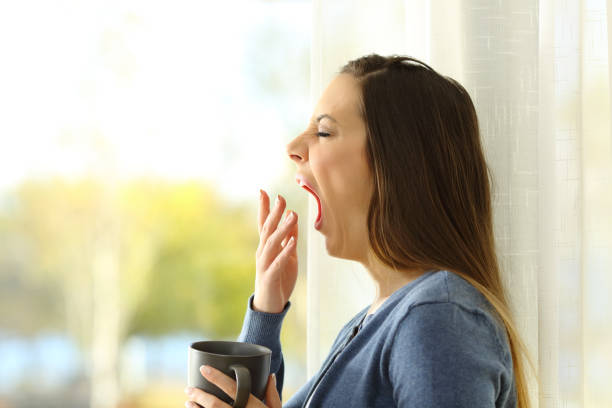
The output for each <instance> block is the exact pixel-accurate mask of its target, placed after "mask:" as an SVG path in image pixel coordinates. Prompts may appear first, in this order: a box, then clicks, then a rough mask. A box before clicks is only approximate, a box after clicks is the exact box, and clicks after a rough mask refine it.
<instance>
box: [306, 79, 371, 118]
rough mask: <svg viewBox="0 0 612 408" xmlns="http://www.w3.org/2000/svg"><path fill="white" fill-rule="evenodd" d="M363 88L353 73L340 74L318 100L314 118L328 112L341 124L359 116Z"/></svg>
mask: <svg viewBox="0 0 612 408" xmlns="http://www.w3.org/2000/svg"><path fill="white" fill-rule="evenodd" d="M360 99H361V89H360V88H359V83H358V81H357V80H356V79H355V77H353V76H352V75H351V74H338V75H336V76H335V77H334V79H332V81H331V82H330V83H329V85H327V88H325V90H324V91H323V94H322V95H321V97H320V98H319V101H318V102H317V106H316V107H315V111H314V114H313V116H312V120H313V121H316V118H317V116H319V115H321V114H323V113H327V114H329V115H331V116H333V117H334V118H335V119H336V120H337V121H338V122H339V124H340V125H342V124H343V123H348V122H351V121H354V120H358V119H359V118H360V117H359V104H360Z"/></svg>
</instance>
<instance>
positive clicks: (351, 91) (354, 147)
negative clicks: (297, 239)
mask: <svg viewBox="0 0 612 408" xmlns="http://www.w3.org/2000/svg"><path fill="white" fill-rule="evenodd" d="M360 98H361V89H360V87H359V84H358V82H357V80H356V79H355V77H353V76H352V75H350V74H338V75H337V76H336V77H334V79H333V80H332V81H331V82H330V83H329V85H328V86H327V88H326V89H325V91H324V92H323V94H322V95H321V97H320V99H319V101H318V102H317V105H316V106H315V109H314V113H313V115H312V117H311V119H310V122H309V123H308V125H307V128H306V129H305V130H304V131H303V132H302V133H300V134H299V135H298V136H297V137H296V138H295V139H293V140H292V141H291V142H290V143H289V144H288V145H287V153H288V154H289V157H290V158H291V159H292V160H294V161H295V163H296V166H297V174H300V175H301V176H303V177H304V178H305V180H306V181H307V182H308V184H309V185H310V186H311V187H312V188H313V189H314V190H315V192H316V194H317V195H318V196H319V197H320V200H321V223H320V227H319V228H318V229H319V231H320V232H321V233H322V234H323V235H324V236H325V245H326V248H327V252H328V253H329V254H330V255H331V256H335V257H339V258H345V259H351V260H356V261H365V259H366V254H367V251H368V247H369V243H368V242H369V241H368V234H367V225H366V221H367V212H368V207H369V204H370V197H371V195H372V191H373V190H372V189H373V183H372V176H371V174H370V171H369V168H368V163H367V156H366V128H365V123H364V121H363V120H362V118H361V115H360V113H359V103H360Z"/></svg>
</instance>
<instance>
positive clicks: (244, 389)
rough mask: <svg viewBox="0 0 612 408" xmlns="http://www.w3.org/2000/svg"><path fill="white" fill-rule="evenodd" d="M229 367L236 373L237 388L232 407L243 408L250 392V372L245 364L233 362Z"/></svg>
mask: <svg viewBox="0 0 612 408" xmlns="http://www.w3.org/2000/svg"><path fill="white" fill-rule="evenodd" d="M229 368H230V370H233V371H234V372H235V373H236V381H237V384H236V388H238V391H237V392H236V399H235V400H234V405H233V407H234V408H244V407H246V404H247V401H248V400H249V395H250V394H251V373H250V372H249V370H248V369H247V368H246V367H245V366H243V365H240V364H233V365H231V366H230V367H229Z"/></svg>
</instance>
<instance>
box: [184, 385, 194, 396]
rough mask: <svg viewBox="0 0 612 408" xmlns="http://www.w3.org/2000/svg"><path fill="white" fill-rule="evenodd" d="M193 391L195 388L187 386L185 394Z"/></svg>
mask: <svg viewBox="0 0 612 408" xmlns="http://www.w3.org/2000/svg"><path fill="white" fill-rule="evenodd" d="M192 392H193V388H191V387H185V394H187V395H191V393H192Z"/></svg>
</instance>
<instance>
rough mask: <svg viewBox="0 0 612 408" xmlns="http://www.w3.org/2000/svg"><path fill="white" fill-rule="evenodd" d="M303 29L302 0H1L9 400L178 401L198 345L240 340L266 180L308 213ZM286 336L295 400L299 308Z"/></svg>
mask: <svg viewBox="0 0 612 408" xmlns="http://www.w3.org/2000/svg"><path fill="white" fill-rule="evenodd" d="M238 10H240V12H237V11H238ZM310 24H311V13H310V3H309V2H308V1H278V2H275V1H248V2H244V1H240V2H236V1H221V2H207V1H191V0H178V1H173V2H146V1H108V0H105V1H93V0H91V1H76V0H74V1H70V0H68V1H60V2H46V1H35V0H26V1H18V2H0V51H1V53H2V55H1V58H2V62H1V66H0V112H1V113H0V115H1V117H0V141H1V146H0V407H2V408H6V407H41V406H42V407H66V408H68V407H85V406H92V407H115V406H117V407H126V408H127V407H134V408H136V407H171V406H176V407H178V406H183V403H184V401H185V395H184V393H183V388H184V386H185V385H186V378H187V377H186V375H187V374H186V363H187V348H188V346H189V344H190V343H191V342H193V341H197V340H206V339H230V340H235V339H236V337H237V336H238V334H239V332H240V328H241V326H242V321H243V317H244V312H245V310H246V306H247V300H248V297H249V295H250V294H251V293H252V291H253V289H254V277H255V250H256V248H257V245H258V241H259V235H258V231H257V208H258V207H257V206H258V198H259V189H260V188H262V189H265V190H266V191H267V192H268V194H269V195H270V197H271V198H272V199H274V196H275V194H278V193H280V194H282V195H283V196H284V197H285V198H286V199H287V202H288V208H291V209H293V210H295V211H296V212H298V214H299V215H300V216H302V215H305V214H306V210H307V201H308V196H307V193H306V192H305V191H304V190H302V189H300V188H299V187H298V186H297V184H296V183H295V181H294V179H293V177H294V174H295V166H294V165H293V163H292V162H291V161H290V159H289V158H288V157H287V155H286V153H285V146H286V144H287V143H288V142H289V141H290V140H291V139H293V138H294V137H295V135H297V133H298V132H300V131H301V130H302V129H303V127H304V126H305V125H306V123H307V121H308V118H309V117H310V115H311V114H312V112H311V107H310V106H309V56H310V54H309V53H310V50H309V41H310ZM305 219H306V217H305V216H304V217H301V219H300V236H301V237H302V235H303V231H304V230H305V228H306V225H305V224H303V223H304V222H305ZM304 241H305V240H303V239H301V240H299V241H298V250H299V251H300V254H302V253H303V251H304V248H305V245H304V244H305V242H304ZM300 258H301V259H304V257H303V256H302V255H300ZM304 292H305V285H304V283H303V265H300V278H299V281H298V284H297V287H296V291H295V293H294V295H293V297H294V298H297V299H299V298H301V297H304ZM282 342H283V347H284V350H283V352H284V354H285V356H286V360H285V364H286V378H285V389H284V392H283V394H284V395H283V398H284V399H287V398H288V397H290V396H291V395H292V394H293V392H294V391H295V390H296V389H297V388H298V387H299V386H301V385H302V384H303V383H304V382H305V381H306V369H305V354H306V352H305V350H306V349H305V308H300V305H293V307H292V310H291V312H290V313H288V315H287V316H286V319H285V323H284V326H283V332H282Z"/></svg>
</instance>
